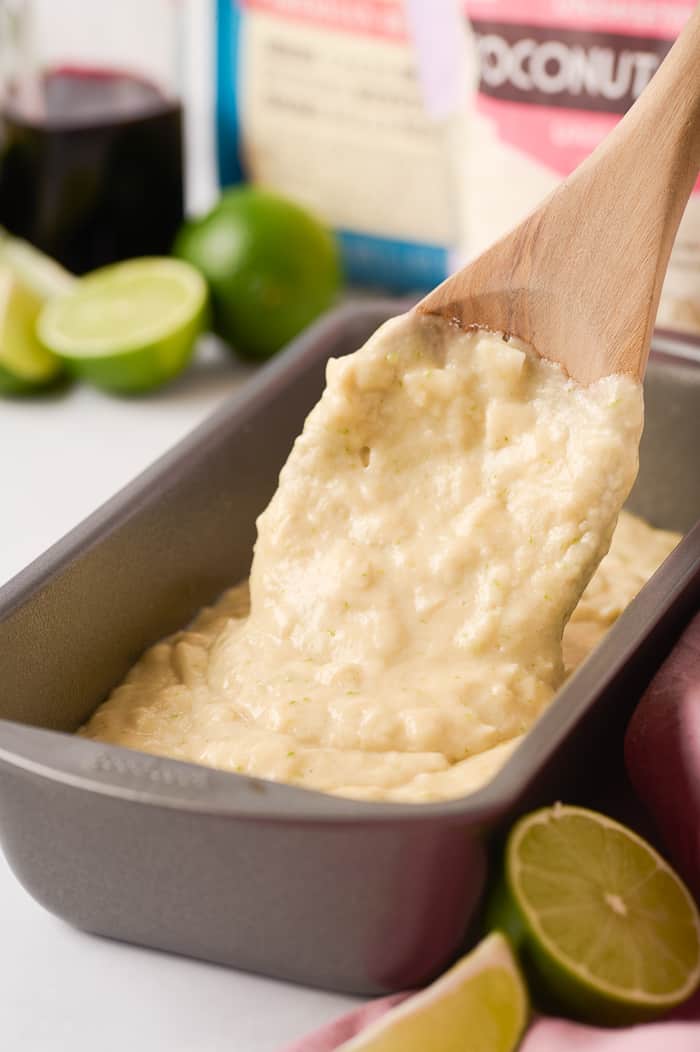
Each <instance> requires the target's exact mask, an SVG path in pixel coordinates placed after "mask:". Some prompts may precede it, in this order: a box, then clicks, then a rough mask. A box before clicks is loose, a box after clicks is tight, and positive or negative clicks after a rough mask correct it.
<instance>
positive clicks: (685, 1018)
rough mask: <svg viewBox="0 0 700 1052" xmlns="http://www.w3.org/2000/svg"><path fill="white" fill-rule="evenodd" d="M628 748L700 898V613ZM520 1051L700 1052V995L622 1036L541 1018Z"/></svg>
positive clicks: (378, 1010) (329, 1048)
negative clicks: (656, 1020) (670, 1013)
mask: <svg viewBox="0 0 700 1052" xmlns="http://www.w3.org/2000/svg"><path fill="white" fill-rule="evenodd" d="M659 715H660V716H661V719H659ZM626 744H627V748H626V760H627V769H628V773H629V775H630V778H631V780H632V783H633V784H634V787H635V789H636V791H637V794H638V795H639V797H640V799H641V800H642V801H643V803H644V804H645V806H646V808H647V809H648V811H649V813H651V815H652V816H653V817H654V819H655V820H656V823H657V826H658V828H659V830H660V832H661V836H662V839H663V840H664V841H665V845H666V848H667V849H668V852H669V855H670V857H671V858H672V859H673V861H674V862H675V863H676V865H678V867H679V869H680V870H681V872H682V873H683V875H684V876H685V878H686V880H687V881H688V883H689V885H690V886H691V887H692V888H693V889H694V890H695V891H696V893H697V891H698V888H700V614H698V615H697V616H696V617H695V619H694V620H693V621H692V622H691V623H690V625H689V626H688V628H687V629H686V631H685V633H684V635H683V636H682V638H681V640H680V641H679V643H678V645H677V646H676V648H675V649H674V651H673V653H672V654H671V656H670V657H669V658H668V660H667V661H666V662H665V664H664V665H663V666H662V668H661V670H660V671H659V673H658V675H657V676H656V677H655V679H654V681H653V682H652V684H651V685H650V687H649V689H648V690H647V692H646V694H645V695H644V697H643V698H642V701H641V702H640V704H639V706H638V708H637V711H636V713H635V715H634V717H633V718H632V721H631V723H630V727H629V730H628V733H627V743H626ZM645 757H648V759H645ZM410 996H411V995H410V993H403V994H394V995H392V996H391V997H384V998H382V999H380V1000H376V1001H370V1002H369V1003H368V1004H365V1005H362V1006H361V1007H360V1008H358V1009H356V1010H355V1011H353V1012H349V1013H348V1014H347V1015H344V1016H342V1017H341V1018H340V1019H337V1020H335V1021H334V1022H332V1023H330V1024H328V1025H327V1026H324V1027H322V1028H321V1029H320V1030H317V1031H316V1032H315V1033H314V1034H309V1035H308V1036H306V1037H303V1038H301V1039H300V1040H298V1041H294V1042H292V1044H291V1045H287V1046H286V1047H285V1048H284V1049H280V1052H333V1050H334V1049H337V1048H338V1047H339V1046H340V1045H342V1044H343V1042H345V1041H348V1040H349V1039H350V1038H351V1037H354V1036H355V1035H356V1034H358V1033H360V1032H361V1031H362V1030H363V1029H364V1027H366V1026H368V1025H369V1024H370V1023H372V1022H374V1020H375V1019H378V1018H379V1017H380V1016H382V1015H383V1014H384V1013H385V1012H388V1011H389V1010H390V1009H392V1008H393V1007H394V1006H395V1005H397V1004H399V1003H400V1002H401V1001H403V1000H405V999H406V998H407V997H410ZM426 1052H430V1050H428V1049H426ZM519 1052H700V992H699V993H698V994H697V995H696V996H695V997H694V998H693V999H692V1000H691V1001H689V1002H688V1003H687V1004H686V1005H683V1006H682V1007H681V1008H680V1009H678V1010H677V1011H676V1012H674V1013H673V1015H671V1016H670V1017H669V1018H668V1019H666V1020H664V1021H663V1022H658V1023H647V1024H645V1025H643V1026H633V1027H626V1028H623V1029H621V1030H604V1029H600V1028H598V1027H591V1026H583V1025H582V1024H579V1023H571V1022H568V1021H567V1020H564V1019H553V1018H546V1017H543V1016H540V1017H538V1018H536V1019H535V1020H534V1022H533V1023H532V1025H531V1026H530V1028H529V1029H528V1032H527V1034H526V1036H525V1038H524V1040H523V1043H522V1045H521V1047H520V1050H519Z"/></svg>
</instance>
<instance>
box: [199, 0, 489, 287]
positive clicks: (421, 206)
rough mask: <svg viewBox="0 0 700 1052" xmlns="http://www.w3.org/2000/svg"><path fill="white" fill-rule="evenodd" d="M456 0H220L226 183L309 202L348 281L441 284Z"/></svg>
mask: <svg viewBox="0 0 700 1052" xmlns="http://www.w3.org/2000/svg"><path fill="white" fill-rule="evenodd" d="M460 2H461V0H218V3H217V123H218V161H219V174H220V179H221V183H222V184H223V185H230V184H231V183H236V182H239V181H241V180H244V179H245V180H251V181H253V182H255V183H261V184H263V185H265V186H268V187H270V188H273V189H275V190H278V191H279V192H280V193H283V194H285V195H287V196H289V197H291V198H292V199H294V200H296V201H299V202H300V203H301V204H304V205H307V206H308V207H309V208H311V209H313V210H314V211H315V212H316V213H317V214H318V215H319V216H321V217H322V218H324V219H325V220H326V221H327V222H328V223H330V224H331V225H332V226H333V227H334V228H335V229H336V231H337V232H338V234H339V237H340V242H341V247H342V251H343V255H344V262H345V269H346V272H347V274H348V277H349V278H350V279H351V280H354V281H356V282H359V283H360V284H365V285H381V286H384V287H386V288H391V289H393V290H396V291H402V290H405V291H408V290H413V289H423V288H430V287H432V286H433V285H435V284H437V283H438V282H439V281H441V280H442V279H443V278H444V277H445V276H446V274H447V273H448V270H449V267H450V252H451V249H452V247H453V244H454V243H455V241H456V239H457V236H458V229H459V219H458V215H457V210H458V202H459V197H460V193H462V192H463V189H464V180H463V179H461V178H459V179H458V178H457V176H456V164H458V163H459V153H460V151H461V149H462V147H463V145H464V142H465V135H464V128H463V121H464V116H465V114H466V109H467V102H468V97H467V90H466V85H465V86H463V88H462V89H461V90H460V89H459V87H458V86H456V80H455V78H456V77H459V63H460V61H461V59H462V55H463V53H464V52H466V50H467V49H466V35H467V34H466V23H465V21H464V14H463V12H462V11H461V10H460ZM436 11H438V12H439V13H440V15H441V17H440V19H438V20H435V19H434V18H432V17H431V16H432V15H434V14H435V13H436ZM446 13H447V15H448V18H447V21H446V20H445V14H446ZM460 38H461V39H460ZM460 108H461V116H460V112H459V111H460ZM460 122H461V123H460ZM458 126H461V129H462V130H461V132H458V131H457V128H458Z"/></svg>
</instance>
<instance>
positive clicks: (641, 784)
mask: <svg viewBox="0 0 700 1052" xmlns="http://www.w3.org/2000/svg"><path fill="white" fill-rule="evenodd" d="M625 762H626V765H627V772H628V774H629V777H630V781H631V782H632V785H633V786H634V789H635V791H636V793H637V795H638V796H639V798H640V800H641V801H642V803H643V804H644V805H645V806H646V807H647V809H648V810H649V812H650V814H651V815H652V817H653V819H654V821H655V822H656V825H657V826H658V829H659V832H660V834H661V839H662V840H663V843H664V844H665V846H666V848H667V849H668V853H669V855H670V857H671V859H672V861H673V863H674V865H675V866H676V867H677V868H678V871H679V873H681V875H682V876H683V877H684V879H685V880H686V881H687V883H688V886H689V887H690V889H691V891H693V893H694V894H695V896H696V898H698V899H699V900H700V613H699V614H697V616H696V617H695V618H694V619H693V620H692V621H691V623H690V624H689V625H688V627H687V629H686V630H685V632H684V633H683V635H682V636H681V638H680V640H679V641H678V644H677V646H676V647H675V648H674V650H673V652H672V653H671V655H670V657H669V658H668V659H667V660H666V662H665V663H664V664H663V665H662V666H661V669H660V670H659V672H658V673H657V675H656V676H655V677H654V679H653V681H652V683H651V685H650V686H649V688H648V689H647V691H646V693H645V694H644V696H643V697H642V700H641V701H640V703H639V705H638V706H637V709H636V710H635V713H634V716H633V717H632V719H631V721H630V724H629V727H628V729H627V735H626V738H625ZM698 1047H699V1048H700V1043H699V1045H698Z"/></svg>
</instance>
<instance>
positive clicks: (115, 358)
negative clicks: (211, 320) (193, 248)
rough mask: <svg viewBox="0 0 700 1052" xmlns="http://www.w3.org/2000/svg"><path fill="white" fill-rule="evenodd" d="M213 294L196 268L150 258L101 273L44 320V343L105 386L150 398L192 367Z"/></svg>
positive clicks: (55, 303)
mask: <svg viewBox="0 0 700 1052" xmlns="http://www.w3.org/2000/svg"><path fill="white" fill-rule="evenodd" d="M206 303H207V291H206V284H205V282H204V279H203V278H202V276H201V275H200V274H199V272H198V271H197V270H195V268H194V267H191V266H190V265H189V264H188V263H184V262H182V261H181V260H177V259H166V258H160V257H149V258H144V259H132V260H128V261H127V262H125V263H114V264H112V265H111V266H108V267H103V268H101V269H100V270H95V271H93V272H92V273H91V274H88V275H86V277H84V278H80V279H79V280H78V281H76V283H75V285H74V286H73V287H72V288H71V290H70V291H68V292H67V293H66V294H64V295H61V296H58V297H55V298H54V299H52V300H50V301H49V302H48V303H47V304H46V305H45V306H44V307H43V309H42V311H41V314H40V315H39V321H38V325H37V332H38V335H39V339H40V340H41V342H42V344H43V345H44V346H45V347H46V348H47V349H48V350H50V351H51V352H52V353H53V354H56V355H58V357H59V358H62V359H63V360H64V361H65V362H66V363H67V364H68V366H69V368H70V369H71V371H73V372H74V373H76V374H77V375H78V376H81V377H83V378H84V379H86V380H89V381H91V382H92V383H94V384H96V385H97V386H98V387H104V388H106V389H107V390H112V391H121V392H125V393H131V392H138V391H147V390H150V389H151V388H154V387H158V386H160V384H163V383H165V382H166V381H167V380H171V379H172V378H173V377H175V376H177V375H178V373H180V372H182V370H183V369H184V367H185V365H186V364H187V362H188V360H189V358H190V355H191V354H192V350H193V347H194V342H195V340H196V338H197V336H198V335H199V334H200V332H201V331H202V328H203V326H204V320H205V315H206Z"/></svg>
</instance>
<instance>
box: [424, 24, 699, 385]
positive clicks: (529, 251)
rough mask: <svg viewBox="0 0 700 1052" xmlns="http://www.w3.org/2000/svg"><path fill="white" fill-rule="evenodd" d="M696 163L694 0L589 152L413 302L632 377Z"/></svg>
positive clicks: (578, 370) (643, 354) (580, 372)
mask: <svg viewBox="0 0 700 1052" xmlns="http://www.w3.org/2000/svg"><path fill="white" fill-rule="evenodd" d="M474 163H476V164H478V163H479V159H478V157H475V158H474ZM699 169H700V5H699V6H697V7H696V8H695V10H694V12H693V14H692V15H691V16H690V20H689V21H688V23H687V25H686V26H685V28H684V30H683V32H682V33H681V35H680V36H679V38H678V40H677V41H676V43H675V44H674V46H673V47H672V48H671V51H670V52H669V54H668V55H667V57H666V59H665V61H664V62H663V63H662V65H661V66H660V68H659V70H658V71H657V73H656V75H655V76H654V78H653V80H652V81H651V83H650V84H649V85H648V86H647V88H646V90H645V91H644V92H643V93H642V95H641V96H640V97H639V99H638V100H637V101H636V103H635V104H634V106H632V108H631V109H630V110H629V112H628V113H627V114H626V116H625V117H624V118H623V119H622V121H620V123H619V124H618V125H617V126H616V127H615V128H614V130H613V131H612V132H611V133H610V134H609V135H608V136H607V138H606V139H605V140H604V141H603V142H602V143H601V144H600V146H599V147H598V148H597V149H596V150H595V152H594V153H592V154H591V155H590V157H588V158H587V159H586V160H585V161H584V163H583V164H581V165H580V166H579V167H578V168H577V169H576V170H575V171H574V172H573V173H572V174H571V175H570V176H569V178H568V179H566V180H565V181H564V182H563V183H562V184H561V185H560V186H559V187H558V188H557V189H556V190H555V191H554V192H553V193H552V194H551V195H550V196H549V197H548V198H547V199H546V200H545V201H544V203H543V204H542V205H540V207H539V208H538V209H537V210H536V211H535V212H533V213H532V215H530V216H529V217H528V218H527V219H526V220H525V221H524V222H523V223H521V224H520V226H518V227H516V228H515V230H513V231H512V232H511V233H510V234H508V235H507V236H506V237H504V238H502V239H501V240H500V241H497V242H496V243H495V244H494V245H493V246H492V247H491V248H489V249H487V251H486V252H484V254H483V255H481V256H479V257H478V259H476V260H474V261H473V262H472V263H470V264H468V265H467V266H466V267H464V269H463V270H460V271H458V272H457V273H456V274H454V275H453V276H452V277H449V278H448V279H447V280H446V281H444V282H443V283H442V284H441V285H439V286H438V288H436V289H434V290H433V292H431V293H429V294H428V295H427V296H426V297H425V298H424V299H423V300H421V302H420V303H419V304H418V306H417V308H416V309H417V310H418V311H420V312H422V313H425V314H439V315H442V316H444V317H446V318H448V319H449V320H450V321H452V322H454V323H456V324H459V325H460V326H462V327H463V328H471V327H474V326H479V327H483V328H487V329H491V330H493V331H496V332H504V333H508V334H513V335H515V336H519V337H520V338H521V339H523V340H525V341H527V343H529V344H531V345H532V346H533V347H534V348H535V349H536V350H537V351H538V353H539V354H541V355H542V356H543V357H545V358H549V359H551V360H552V361H556V362H559V363H560V364H561V365H563V366H564V368H565V369H566V371H567V372H568V373H569V375H570V376H572V377H574V378H575V379H576V380H578V381H580V382H581V383H585V384H587V383H590V382H591V381H593V380H597V379H599V378H600V377H601V376H607V375H609V374H611V373H621V372H622V373H631V374H633V375H635V376H637V377H639V378H640V379H641V377H642V376H643V375H644V370H645V368H646V362H647V357H648V354H649V344H650V342H651V334H652V329H653V326H654V320H655V318H656V311H657V308H658V305H659V296H660V294H661V286H662V284H663V279H664V275H665V273H666V267H667V266H668V259H669V255H670V253H671V246H672V244H673V240H674V237H675V235H676V231H677V230H678V224H679V223H680V220H681V216H682V214H683V210H684V208H685V205H686V203H687V201H688V198H689V196H690V193H691V191H692V189H693V185H694V183H695V180H696V178H697V175H698V170H699ZM517 179H518V176H517V172H514V173H513V181H514V182H515V183H517ZM699 292H700V290H699Z"/></svg>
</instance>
